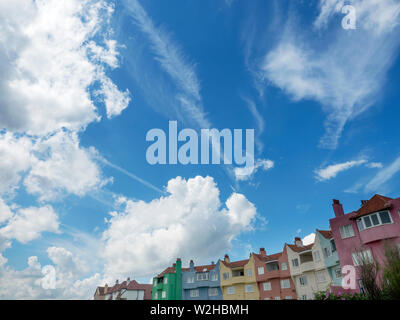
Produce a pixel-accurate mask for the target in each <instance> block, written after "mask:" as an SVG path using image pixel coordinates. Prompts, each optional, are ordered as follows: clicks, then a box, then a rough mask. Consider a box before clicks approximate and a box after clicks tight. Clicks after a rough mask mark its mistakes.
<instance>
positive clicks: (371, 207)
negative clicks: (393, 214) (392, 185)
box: [350, 194, 393, 219]
mask: <svg viewBox="0 0 400 320" xmlns="http://www.w3.org/2000/svg"><path fill="white" fill-rule="evenodd" d="M391 200H393V199H392V198H388V197H384V196H382V195H380V194H376V195H374V196H373V197H372V198H371V199H369V200H368V201H367V202H366V203H364V204H363V205H362V206H361V208H360V209H358V210H357V211H356V212H355V213H354V214H353V215H352V217H351V218H350V219H357V218H359V217H362V216H365V215H367V214H370V213H374V212H377V211H381V210H385V209H389V208H390V207H391V203H390V201H391Z"/></svg>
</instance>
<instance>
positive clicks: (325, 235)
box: [317, 229, 332, 240]
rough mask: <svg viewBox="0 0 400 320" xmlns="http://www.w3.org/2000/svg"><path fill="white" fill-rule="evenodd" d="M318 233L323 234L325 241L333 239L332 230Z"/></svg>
mask: <svg viewBox="0 0 400 320" xmlns="http://www.w3.org/2000/svg"><path fill="white" fill-rule="evenodd" d="M317 231H318V232H319V233H320V234H322V236H323V237H324V238H325V239H328V240H329V239H332V231H331V230H318V229H317Z"/></svg>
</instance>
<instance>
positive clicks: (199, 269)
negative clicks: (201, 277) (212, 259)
mask: <svg viewBox="0 0 400 320" xmlns="http://www.w3.org/2000/svg"><path fill="white" fill-rule="evenodd" d="M215 266H216V265H215V264H208V265H205V266H195V267H194V269H195V270H196V272H206V271H210V270H212V269H214V268H215ZM204 269H206V270H205V271H204ZM188 271H190V269H189V270H188Z"/></svg>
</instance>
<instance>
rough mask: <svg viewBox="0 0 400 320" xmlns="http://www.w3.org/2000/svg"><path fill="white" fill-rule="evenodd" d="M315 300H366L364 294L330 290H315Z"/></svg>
mask: <svg viewBox="0 0 400 320" xmlns="http://www.w3.org/2000/svg"><path fill="white" fill-rule="evenodd" d="M314 299H315V300H367V298H366V296H365V295H363V294H360V293H341V292H336V293H335V292H332V291H330V290H327V291H320V292H317V293H316V294H315V296H314Z"/></svg>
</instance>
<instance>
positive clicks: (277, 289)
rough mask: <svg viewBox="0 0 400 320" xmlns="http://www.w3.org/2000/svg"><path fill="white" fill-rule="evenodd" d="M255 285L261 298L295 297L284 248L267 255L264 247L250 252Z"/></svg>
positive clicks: (287, 298) (279, 298)
mask: <svg viewBox="0 0 400 320" xmlns="http://www.w3.org/2000/svg"><path fill="white" fill-rule="evenodd" d="M251 256H252V258H253V259H254V271H255V275H256V281H257V287H258V291H259V293H260V299H261V300H283V299H286V300H291V299H296V298H297V296H296V287H295V285H294V282H293V280H292V278H291V275H290V270H289V263H288V255H287V251H286V248H284V250H283V252H280V253H277V254H272V255H267V253H266V251H265V249H264V248H260V251H259V253H258V254H256V253H252V254H251Z"/></svg>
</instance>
